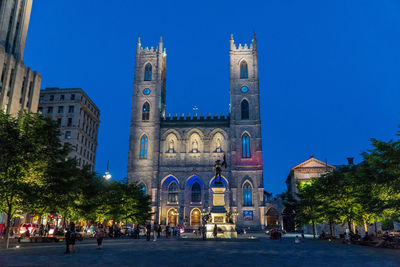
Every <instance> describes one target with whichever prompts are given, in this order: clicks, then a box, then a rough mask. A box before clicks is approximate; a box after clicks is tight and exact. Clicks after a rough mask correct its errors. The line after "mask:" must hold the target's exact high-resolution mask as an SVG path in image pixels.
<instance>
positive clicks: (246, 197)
mask: <svg viewBox="0 0 400 267" xmlns="http://www.w3.org/2000/svg"><path fill="white" fill-rule="evenodd" d="M252 205H253V203H252V201H251V186H250V184H249V183H248V182H246V183H245V184H244V186H243V206H247V207H248V206H252Z"/></svg>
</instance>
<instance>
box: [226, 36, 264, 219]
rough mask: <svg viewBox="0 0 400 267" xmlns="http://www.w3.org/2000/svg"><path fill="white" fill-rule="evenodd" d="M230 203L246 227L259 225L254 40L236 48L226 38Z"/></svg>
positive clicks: (259, 164) (260, 174)
mask: <svg viewBox="0 0 400 267" xmlns="http://www.w3.org/2000/svg"><path fill="white" fill-rule="evenodd" d="M229 42H230V51H229V57H230V66H229V67H230V92H229V93H230V131H231V133H230V135H231V140H230V144H231V173H232V178H231V179H232V182H231V185H232V194H233V195H232V199H233V205H234V208H235V207H236V208H237V212H238V219H239V221H242V222H243V224H244V225H245V226H246V225H248V226H256V225H263V224H264V222H263V220H264V216H263V213H264V208H263V193H264V185H263V163H262V144H261V142H262V139H261V119H260V88H259V79H258V61H257V39H256V35H255V34H254V35H253V40H252V43H251V44H250V45H247V44H244V45H241V44H239V45H238V46H236V44H235V42H234V40H233V35H231V36H230V40H229Z"/></svg>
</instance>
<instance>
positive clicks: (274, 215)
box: [265, 208, 279, 228]
mask: <svg viewBox="0 0 400 267" xmlns="http://www.w3.org/2000/svg"><path fill="white" fill-rule="evenodd" d="M265 225H266V226H267V227H270V228H274V227H277V226H278V225H279V213H278V211H277V210H276V209H275V208H270V209H269V210H268V211H267V213H266V214H265Z"/></svg>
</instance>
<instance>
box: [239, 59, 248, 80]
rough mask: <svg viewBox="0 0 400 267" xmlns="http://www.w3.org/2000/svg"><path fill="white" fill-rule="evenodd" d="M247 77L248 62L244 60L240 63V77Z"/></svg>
mask: <svg viewBox="0 0 400 267" xmlns="http://www.w3.org/2000/svg"><path fill="white" fill-rule="evenodd" d="M247 77H248V74H247V63H246V61H244V60H243V61H242V63H240V79H247Z"/></svg>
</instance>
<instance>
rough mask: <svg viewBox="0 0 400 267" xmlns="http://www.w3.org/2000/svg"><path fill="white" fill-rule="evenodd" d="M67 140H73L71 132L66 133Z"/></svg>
mask: <svg viewBox="0 0 400 267" xmlns="http://www.w3.org/2000/svg"><path fill="white" fill-rule="evenodd" d="M65 139H71V131H66V132H65Z"/></svg>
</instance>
